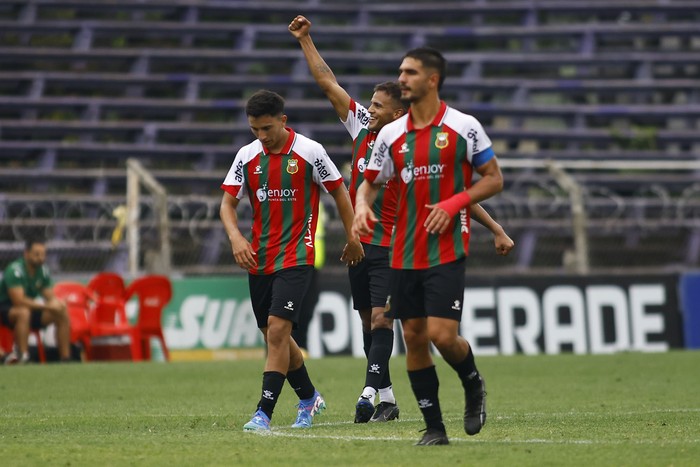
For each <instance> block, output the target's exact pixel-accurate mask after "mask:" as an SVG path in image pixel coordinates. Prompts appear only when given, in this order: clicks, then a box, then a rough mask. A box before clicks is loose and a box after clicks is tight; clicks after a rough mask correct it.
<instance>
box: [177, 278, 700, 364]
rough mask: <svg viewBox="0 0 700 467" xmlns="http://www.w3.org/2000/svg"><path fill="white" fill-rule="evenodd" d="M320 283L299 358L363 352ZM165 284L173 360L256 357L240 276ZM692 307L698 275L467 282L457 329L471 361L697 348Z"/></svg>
mask: <svg viewBox="0 0 700 467" xmlns="http://www.w3.org/2000/svg"><path fill="white" fill-rule="evenodd" d="M320 286H321V294H320V298H319V301H318V303H317V304H316V309H315V315H314V319H313V321H312V323H311V326H310V328H309V339H308V340H309V348H308V349H307V350H308V352H309V355H310V356H311V357H322V356H326V355H349V354H352V355H355V356H358V357H361V356H363V355H364V354H363V351H362V330H361V325H360V319H359V317H358V316H357V312H356V311H355V310H353V308H352V300H351V298H350V292H349V286H348V284H347V279H346V278H345V277H344V276H338V277H334V276H332V275H322V276H321V279H320ZM173 288H174V296H173V299H172V301H171V302H170V304H169V305H168V307H167V308H166V310H165V314H164V316H163V327H164V331H165V338H166V341H167V342H168V345H169V348H170V350H171V352H172V353H173V359H174V360H178V359H199V358H204V359H229V358H245V357H247V356H262V355H264V350H263V349H264V343H263V340H262V335H261V333H260V331H259V330H258V329H257V327H256V324H255V320H254V318H253V312H252V309H251V305H250V299H249V297H248V285H247V279H246V278H244V277H243V278H240V277H235V278H225V277H214V278H197V279H181V280H174V281H173ZM679 290H680V291H681V292H679ZM681 296H682V299H683V300H681ZM698 307H700V274H699V275H687V276H678V275H658V276H646V275H645V276H587V277H584V276H546V277H544V276H543V277H534V278H527V277H515V276H513V277H496V278H492V279H488V280H484V279H472V278H469V277H468V278H467V281H466V288H465V290H464V302H463V313H462V323H461V333H462V335H463V336H465V337H466V338H467V339H468V340H469V342H470V343H471V344H472V346H473V347H474V348H475V351H476V352H477V353H478V354H479V355H512V354H525V355H536V354H558V353H576V354H605V353H614V352H623V351H643V352H663V351H667V350H669V349H674V348H684V347H689V348H700V329H698V327H699V326H700V309H695V308H698ZM689 326H690V327H692V329H689ZM395 330H396V331H397V332H396V338H395V346H394V351H395V352H402V351H403V339H402V336H401V333H400V326H399V324H398V322H397V323H396V324H395Z"/></svg>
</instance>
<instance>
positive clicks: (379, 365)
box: [363, 245, 399, 422]
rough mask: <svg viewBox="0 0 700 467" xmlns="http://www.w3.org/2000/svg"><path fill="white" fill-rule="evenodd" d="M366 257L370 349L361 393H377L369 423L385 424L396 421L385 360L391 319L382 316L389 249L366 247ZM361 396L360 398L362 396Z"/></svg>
mask: <svg viewBox="0 0 700 467" xmlns="http://www.w3.org/2000/svg"><path fill="white" fill-rule="evenodd" d="M365 255H366V256H365V260H367V259H368V257H369V263H368V264H369V284H370V295H371V300H372V325H371V329H372V347H371V350H370V354H369V356H368V362H367V364H368V365H367V378H366V382H365V389H367V388H368V387H369V388H373V389H377V390H378V391H379V400H380V402H379V404H377V406H376V408H375V411H374V414H373V415H372V418H371V419H370V421H372V422H385V421H389V420H394V419H397V418H398V417H399V407H398V405H397V404H396V397H395V396H394V391H393V388H392V383H391V371H390V369H389V360H390V359H391V352H392V349H393V347H394V319H393V318H392V317H391V316H389V315H387V314H386V301H387V297H388V295H389V287H390V283H391V275H392V272H391V268H390V267H389V248H387V247H380V246H375V245H370V247H369V248H368V249H365ZM364 395H365V394H364V392H363V396H364Z"/></svg>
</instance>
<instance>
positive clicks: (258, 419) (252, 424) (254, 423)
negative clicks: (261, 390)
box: [243, 409, 270, 432]
mask: <svg viewBox="0 0 700 467" xmlns="http://www.w3.org/2000/svg"><path fill="white" fill-rule="evenodd" d="M243 431H257V432H268V431H270V419H269V418H268V416H267V415H265V412H263V411H262V410H260V409H258V410H257V411H256V412H255V415H253V418H251V419H250V421H249V422H248V423H246V424H245V425H243Z"/></svg>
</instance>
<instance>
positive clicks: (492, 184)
mask: <svg viewBox="0 0 700 467" xmlns="http://www.w3.org/2000/svg"><path fill="white" fill-rule="evenodd" d="M446 65H447V64H446V61H445V59H444V58H443V56H442V54H440V52H438V51H437V50H435V49H432V48H429V47H423V48H418V49H413V50H411V51H409V52H408V53H407V54H406V55H405V56H404V58H403V61H402V62H401V66H400V68H399V79H398V81H399V84H400V86H401V97H402V98H403V99H407V100H409V101H410V103H411V105H410V109H409V112H408V114H407V115H405V116H403V117H401V118H399V119H398V120H396V121H394V122H392V123H389V124H388V125H386V126H385V127H384V128H382V130H381V131H380V132H379V134H378V135H377V139H376V141H375V143H374V149H373V152H372V156H371V158H370V161H369V164H368V166H367V168H366V169H365V173H364V176H365V180H364V182H363V183H362V185H361V186H360V188H359V189H358V192H357V196H356V200H355V219H354V223H353V229H354V230H356V231H357V232H358V233H359V234H360V235H366V234H368V233H370V232H371V231H372V229H371V227H370V224H371V223H372V222H375V221H376V216H375V214H374V212H373V210H372V204H373V202H374V200H375V198H376V196H377V192H378V191H379V186H380V185H381V184H384V183H386V182H387V181H388V180H392V179H397V184H398V188H399V194H398V209H397V218H396V223H395V225H396V227H395V230H394V232H393V235H392V246H391V256H390V263H391V267H392V269H393V272H394V274H393V277H392V282H391V286H390V297H389V299H388V300H387V306H388V307H389V312H391V313H392V315H393V316H394V318H399V319H400V320H401V324H402V327H403V334H404V339H405V341H406V367H407V370H408V377H409V380H410V382H411V388H412V389H413V393H414V395H415V397H416V401H418V406H419V407H420V410H421V412H422V414H423V418H424V420H425V423H426V431H425V434H424V435H423V437H422V438H421V440H420V441H418V443H417V444H418V445H436V444H448V443H449V440H448V438H447V434H446V431H445V426H444V424H443V422H442V413H441V410H440V402H439V400H438V385H439V382H438V376H437V372H436V371H435V365H434V363H433V359H432V356H431V353H430V344H431V343H432V344H434V345H435V346H436V347H437V349H438V350H439V351H440V354H441V355H442V356H443V358H444V359H445V360H446V361H447V362H448V363H449V364H450V366H452V368H453V369H454V370H455V371H456V372H457V374H458V376H459V378H460V380H461V382H462V386H463V388H464V392H465V406H466V407H465V413H464V429H465V431H466V432H467V434H469V435H475V434H476V433H478V432H479V431H480V430H481V428H482V426H483V425H484V423H485V421H486V391H485V386H484V380H483V378H482V377H481V375H480V374H479V372H478V370H477V368H476V364H475V362H474V355H473V353H472V351H471V347H470V346H469V343H468V342H467V341H466V340H465V339H464V338H462V337H460V336H459V334H458V330H459V321H460V319H461V315H462V300H463V298H464V281H465V280H464V263H465V257H466V256H467V253H468V247H469V233H470V225H469V208H470V206H472V205H473V204H474V203H477V202H479V201H481V200H484V199H487V198H489V197H491V196H493V195H495V194H497V193H499V192H500V191H501V190H502V188H503V178H502V175H501V170H500V167H499V165H498V161H497V160H496V157H495V155H494V152H493V150H492V148H491V141H490V140H489V138H488V136H487V135H486V133H485V132H484V130H483V128H482V126H481V124H480V123H479V122H478V121H477V120H476V119H475V118H474V117H472V116H470V115H466V114H463V113H461V112H459V111H457V110H455V109H452V108H450V107H448V106H447V105H446V104H445V103H444V102H443V101H442V100H440V97H439V90H440V87H441V86H442V83H443V81H444V79H445V72H446ZM474 171H476V172H477V173H478V174H479V175H480V176H481V178H480V179H479V180H478V181H477V182H476V183H474V184H472V173H473V172H474Z"/></svg>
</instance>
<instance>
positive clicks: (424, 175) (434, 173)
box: [401, 162, 446, 184]
mask: <svg viewBox="0 0 700 467" xmlns="http://www.w3.org/2000/svg"><path fill="white" fill-rule="evenodd" d="M445 167H446V165H445V164H428V165H419V166H414V165H413V162H409V163H408V164H406V167H404V168H403V169H401V180H403V182H404V183H406V184H408V183H410V182H411V181H413V180H431V179H434V178H442V177H443V173H444V171H445Z"/></svg>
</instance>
